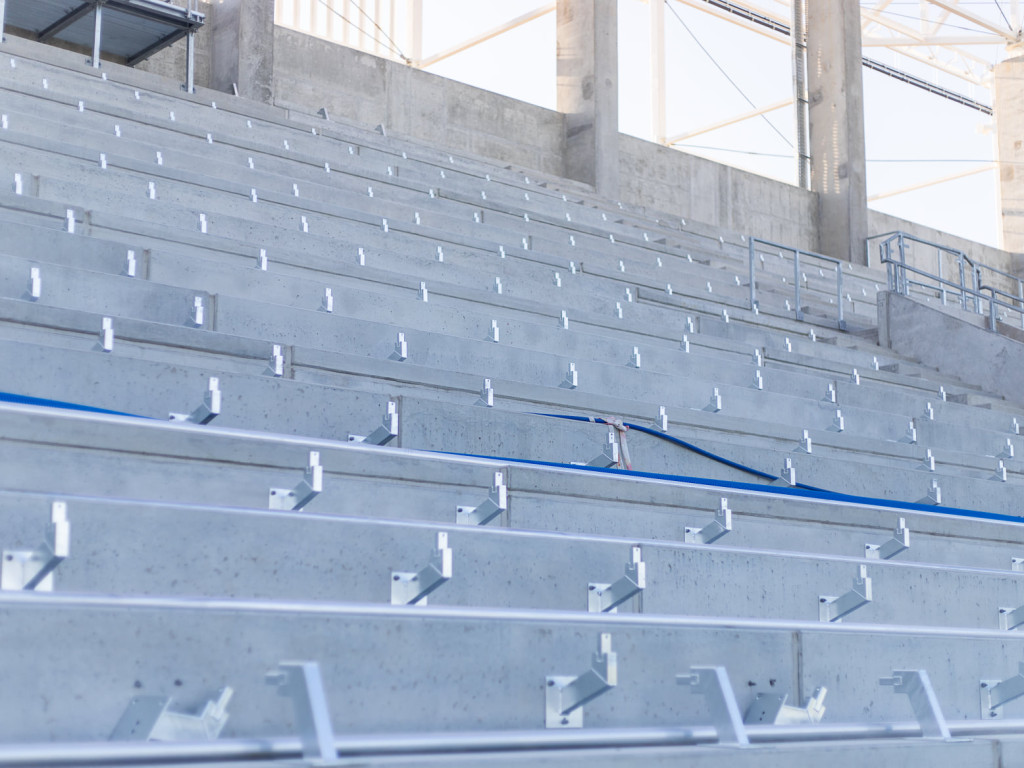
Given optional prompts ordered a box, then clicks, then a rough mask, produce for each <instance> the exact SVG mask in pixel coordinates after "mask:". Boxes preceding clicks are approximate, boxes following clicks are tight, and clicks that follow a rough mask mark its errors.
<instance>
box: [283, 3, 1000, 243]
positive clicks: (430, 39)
mask: <svg viewBox="0 0 1024 768" xmlns="http://www.w3.org/2000/svg"><path fill="white" fill-rule="evenodd" d="M295 1H296V0H279V2H280V3H282V4H285V5H290V4H291V3H292V2H295ZM300 1H301V0H300ZM810 1H811V2H820V1H821V0H810ZM961 3H962V4H963V5H964V6H965V7H967V6H970V7H971V8H972V9H973V10H975V11H977V12H979V13H980V12H983V11H984V12H985V13H986V15H987V16H988V17H990V18H991V17H992V14H993V13H995V11H996V10H997V7H996V4H995V0H973V1H972V0H961ZM318 4H321V7H320V8H314V10H313V13H314V14H316V13H323V14H326V11H325V9H324V8H323V7H322V0H317V2H315V3H313V5H314V7H315V6H317V5H318ZM540 4H541V3H540V0H500V2H497V1H496V0H492V1H490V2H485V1H484V0H423V5H424V14H423V15H424V31H423V54H424V56H429V55H431V54H432V53H436V52H439V51H442V50H444V49H446V48H448V47H450V46H453V45H456V44H458V43H461V42H462V41H464V40H466V39H468V38H470V37H472V36H473V35H476V34H479V33H481V32H484V31H486V30H488V29H491V28H493V27H495V26H497V25H498V24H500V23H502V22H504V21H507V20H509V19H512V18H514V17H516V16H519V15H521V14H524V13H527V12H529V11H532V10H533V9H535V8H536V7H537V6H538V5H540ZM769 4H770V3H769ZM864 4H865V5H867V3H864ZM339 5H341V4H340V3H339ZM368 5H370V4H369V3H365V4H364V7H365V6H368ZM379 5H380V6H382V7H385V8H382V14H383V15H385V16H386V13H387V10H386V6H387V3H383V2H381V3H379ZM776 5H782V3H779V2H777V1H776ZM1004 5H1006V4H1005V3H1004ZM397 6H398V10H397V11H396V19H395V21H394V26H393V27H392V26H391V21H390V20H389V19H385V18H383V17H382V18H380V19H379V21H380V23H381V26H382V27H384V29H386V30H388V31H394V35H393V37H394V39H395V40H396V41H397V43H398V45H399V46H402V45H404V44H405V37H404V34H403V31H404V17H403V9H402V6H404V3H398V4H397ZM918 6H919V3H918V2H917V0H912V1H911V0H895V1H894V2H892V3H891V4H890V5H889V7H888V10H887V13H891V14H892V18H894V19H898V20H901V21H903V22H905V23H906V24H907V25H908V26H912V25H913V20H912V18H911V16H912V14H915V13H917V12H918ZM669 8H672V9H674V10H675V11H676V13H677V14H678V15H679V17H680V18H681V19H682V23H681V22H680V21H679V19H677V18H676V16H675V15H674V14H673V13H672V12H671V11H670V10H669ZM669 8H666V13H665V27H666V50H667V73H668V75H667V105H666V106H667V116H668V120H667V123H668V125H667V133H668V134H669V135H674V134H680V133H684V132H687V131H690V130H694V129H697V128H701V127H704V126H705V125H708V124H711V123H714V122H715V121H717V120H721V119H725V118H729V117H733V116H735V115H738V114H740V113H742V112H745V111H747V110H749V109H750V106H749V104H748V102H747V101H746V100H745V99H744V97H743V96H741V95H740V93H738V92H737V90H736V88H735V87H734V86H733V85H732V84H730V82H729V81H728V79H726V77H725V76H724V75H723V74H722V72H721V71H720V70H719V68H718V67H716V66H715V64H714V63H713V62H712V61H711V59H710V58H709V56H708V53H709V54H710V55H711V56H712V57H714V59H715V61H717V63H718V65H719V66H720V67H721V69H723V70H724V71H725V72H726V73H727V74H728V76H729V77H730V78H731V79H732V80H733V81H735V83H736V85H738V86H739V88H741V89H742V90H743V92H744V94H745V95H746V97H747V98H749V99H750V101H752V102H753V103H754V104H755V105H757V106H758V107H761V106H765V105H768V104H771V103H773V102H777V101H781V100H783V99H785V98H787V97H789V96H791V93H792V64H791V54H790V49H789V46H788V45H787V44H782V43H780V42H776V41H775V40H772V39H770V38H768V37H765V36H763V35H758V34H755V33H753V32H750V31H747V30H745V29H742V28H740V27H738V26H736V25H734V24H730V23H727V22H725V21H722V20H721V19H718V18H715V17H713V16H711V15H709V14H707V13H703V12H701V11H699V10H696V9H694V8H691V7H689V6H686V5H683V4H682V3H678V2H672V3H670V4H669ZM1007 12H1008V9H1007ZM349 13H352V11H349ZM648 13H649V6H648V4H647V3H646V2H644V1H643V0H619V82H620V89H619V106H620V118H619V123H620V130H622V131H623V132H624V133H628V134H632V135H634V136H638V137H640V138H644V139H651V138H652V129H651V107H650V104H651V101H650V83H651V77H650V63H649V61H650V59H649V57H650V41H649V21H648V19H649V17H648ZM780 15H782V16H788V11H785V10H783V11H781V12H780ZM355 18H357V19H358V18H359V17H358V16H356V17H355ZM995 18H996V19H998V18H999V17H998V16H995ZM953 21H955V19H954V20H953ZM385 22H387V23H385ZM683 23H685V24H686V26H687V27H689V29H690V30H691V31H692V33H693V35H695V36H696V37H697V38H698V39H699V40H700V41H701V43H702V44H703V46H704V47H705V48H706V49H707V51H708V53H705V52H704V51H702V50H701V48H700V47H699V46H698V45H697V44H696V43H695V42H694V39H693V37H692V36H691V35H690V33H689V32H687V31H686V29H685V28H684V27H683ZM951 23H952V22H951ZM961 23H962V25H963V27H964V30H965V31H966V28H967V27H969V26H970V25H969V23H963V22H961ZM339 26H341V25H339ZM958 29H960V27H957V26H954V27H951V31H952V32H954V33H955V32H956V30H958ZM918 50H922V51H923V49H918ZM1002 50H1003V49H1002V46H988V47H985V48H983V49H979V52H982V53H984V55H986V56H989V57H993V58H994V57H995V56H998V55H1001V52H1002ZM526 51H529V55H525V53H524V52H526ZM866 55H868V56H869V57H871V58H874V59H878V60H880V61H883V62H884V63H886V64H890V65H892V66H896V67H898V68H900V69H905V70H907V71H911V72H913V73H914V74H916V75H918V76H919V77H923V78H925V79H927V80H930V81H932V82H936V83H940V84H941V85H943V86H944V87H947V88H950V89H951V90H955V91H957V92H960V93H963V94H965V95H967V96H970V97H971V98H974V99H977V100H978V101H982V102H985V103H989V102H990V96H989V94H988V92H987V90H986V89H984V88H980V87H977V86H974V85H972V84H970V83H968V82H965V81H964V80H961V79H959V78H955V77H950V76H947V75H944V74H943V73H941V72H939V71H937V70H935V69H933V68H931V67H926V66H922V65H921V64H919V63H917V62H914V61H911V60H910V59H909V58H907V57H905V56H900V55H898V54H895V53H892V52H891V51H889V50H886V49H881V48H873V49H866ZM428 71H430V72H434V73H436V74H439V75H442V76H444V77H449V78H452V79H455V80H459V81H462V82H465V83H469V84H471V85H475V86H478V87H481V88H486V89H488V90H492V91H496V92H498V93H502V94H505V95H508V96H512V97H514V98H517V99H521V100H523V101H527V102H530V103H533V104H537V105H539V106H543V107H547V108H550V109H554V108H555V18H554V14H548V15H546V16H543V17H541V18H540V19H537V20H535V21H532V22H530V23H529V24H526V25H524V26H522V27H519V28H518V29H515V30H512V31H510V32H507V33H505V34H503V35H501V36H499V37H496V38H494V39H492V40H490V41H488V42H486V43H483V44H481V45H479V46H477V47H475V48H471V49H469V50H467V51H464V52H462V53H460V54H458V55H456V56H454V57H452V58H450V59H447V60H445V61H442V62H439V63H438V64H435V65H433V66H431V67H429V68H428ZM864 99H865V137H866V147H867V156H868V160H869V162H868V196H869V197H871V196H872V195H876V194H884V193H888V192H892V191H895V190H898V189H903V188H905V187H908V186H912V185H914V184H917V183H921V182H925V181H929V180H932V179H938V178H941V177H945V176H948V175H952V174H955V173H959V172H962V171H967V170H971V169H974V168H976V167H978V166H980V165H982V164H983V163H985V162H989V161H992V160H994V159H995V146H994V135H993V132H992V118H991V117H989V116H987V115H984V114H982V113H981V112H978V111H976V110H972V109H969V108H967V107H964V106H961V105H958V104H955V103H953V102H950V101H947V100H945V99H943V98H941V97H939V96H935V95H933V94H929V93H926V92H924V91H922V90H920V89H917V88H914V87H911V86H909V85H906V84H903V83H900V82H898V81H896V80H893V79H892V78H889V77H887V76H885V75H882V74H880V73H876V72H873V71H870V70H864ZM767 118H768V119H769V120H771V123H772V124H773V125H774V126H775V127H774V128H773V127H772V126H771V125H769V124H768V123H767V122H766V121H765V120H764V119H762V118H754V119H752V120H748V121H746V122H743V123H740V124H737V125H735V126H731V127H729V128H725V129H721V130H717V131H714V132H711V133H705V134H702V135H700V136H698V137H695V138H693V139H691V140H689V141H687V142H685V144H684V146H685V148H686V151H688V152H692V153H694V154H698V155H702V156H704V157H708V158H710V159H713V160H716V161H718V162H722V163H726V164H729V165H734V166H737V167H740V168H744V169H747V170H750V171H753V172H755V173H759V174H762V175H765V176H770V177H772V178H776V179H779V180H782V181H786V182H789V183H794V182H795V176H796V164H795V159H794V158H793V148H792V146H791V145H792V144H794V143H795V137H794V134H795V128H794V116H793V108H792V107H785V108H782V109H779V110H777V111H775V112H772V113H770V114H768V115H767ZM776 129H777V130H776ZM780 134H781V135H780ZM774 155H781V157H776V156H774ZM997 184H998V177H997V173H996V171H995V170H994V169H991V170H986V171H984V172H982V173H979V174H976V175H973V176H969V177H966V178H962V179H957V180H955V181H949V182H946V183H943V184H940V185H937V186H932V187H928V188H926V189H923V190H919V191H914V192H909V193H905V194H899V195H895V196H891V197H885V198H883V199H880V200H877V201H874V202H872V203H870V206H871V207H872V208H874V209H877V210H880V211H884V212H886V213H890V214H892V215H894V216H898V217H900V218H904V219H908V220H911V221H916V222H919V223H922V224H926V225H929V226H933V227H935V228H937V229H940V230H944V231H947V232H950V233H952V234H956V235H960V236H962V237H966V238H968V239H971V240H974V241H977V242H981V243H986V244H989V245H999V210H998V206H999V204H998V189H997Z"/></svg>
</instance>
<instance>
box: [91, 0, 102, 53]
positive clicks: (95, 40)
mask: <svg viewBox="0 0 1024 768" xmlns="http://www.w3.org/2000/svg"><path fill="white" fill-rule="evenodd" d="M102 37H103V3H96V23H95V25H94V26H93V32H92V66H93V68H95V69H99V68H100V40H101V39H102Z"/></svg>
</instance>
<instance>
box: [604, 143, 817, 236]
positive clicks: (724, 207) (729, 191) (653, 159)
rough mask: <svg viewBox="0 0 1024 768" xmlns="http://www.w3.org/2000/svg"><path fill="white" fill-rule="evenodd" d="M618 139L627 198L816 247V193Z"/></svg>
mask: <svg viewBox="0 0 1024 768" xmlns="http://www.w3.org/2000/svg"><path fill="white" fill-rule="evenodd" d="M619 144H620V150H619V153H620V154H619V157H620V164H621V166H620V171H619V179H620V181H619V184H620V189H621V195H622V200H623V201H624V202H628V203H632V204H634V205H642V206H644V207H646V208H651V209H654V210H661V211H666V212H668V213H675V214H678V215H680V216H682V217H684V218H687V219H693V220H694V221H700V222H704V223H707V224H714V225H717V226H721V227H727V228H729V229H733V230H736V231H739V232H744V233H748V234H751V235H754V236H756V237H761V238H765V239H767V240H774V241H776V242H779V243H783V244H785V245H793V246H798V247H801V248H806V249H808V250H817V249H818V232H817V227H816V224H815V221H816V218H817V209H818V204H817V196H816V195H815V194H814V193H813V192H808V191H807V190H803V189H800V188H799V187H795V186H793V185H792V184H785V183H783V182H780V181H775V180H773V179H768V178H765V177H763V176H757V175H756V174H753V173H747V172H746V171H741V170H739V169H737V168H731V167H729V166H727V165H721V164H719V163H715V162H712V161H711V160H705V159H704V158H701V157H696V156H694V155H687V154H684V153H682V152H680V151H678V150H675V149H669V148H668V147H664V146H661V145H660V144H655V143H653V142H650V141H643V140H642V139H637V138H635V137H633V136H627V135H625V134H621V135H620V137H619Z"/></svg>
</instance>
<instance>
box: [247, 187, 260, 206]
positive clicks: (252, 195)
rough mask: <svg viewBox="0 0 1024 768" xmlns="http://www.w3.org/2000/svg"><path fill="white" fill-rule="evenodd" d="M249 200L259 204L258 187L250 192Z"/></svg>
mask: <svg viewBox="0 0 1024 768" xmlns="http://www.w3.org/2000/svg"><path fill="white" fill-rule="evenodd" d="M249 199H250V200H251V201H252V202H254V203H258V202H259V201H260V198H259V195H257V194H256V187H253V188H252V189H250V190H249Z"/></svg>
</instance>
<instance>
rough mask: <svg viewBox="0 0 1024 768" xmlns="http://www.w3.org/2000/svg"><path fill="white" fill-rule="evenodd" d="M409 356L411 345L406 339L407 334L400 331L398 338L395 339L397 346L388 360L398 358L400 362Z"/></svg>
mask: <svg viewBox="0 0 1024 768" xmlns="http://www.w3.org/2000/svg"><path fill="white" fill-rule="evenodd" d="M408 357H409V345H408V344H407V343H406V341H405V334H404V333H401V332H399V334H398V338H397V339H395V348H394V349H393V350H392V351H391V354H390V355H388V360H397V361H398V362H400V363H401V362H404V361H405V360H407V359H408Z"/></svg>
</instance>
